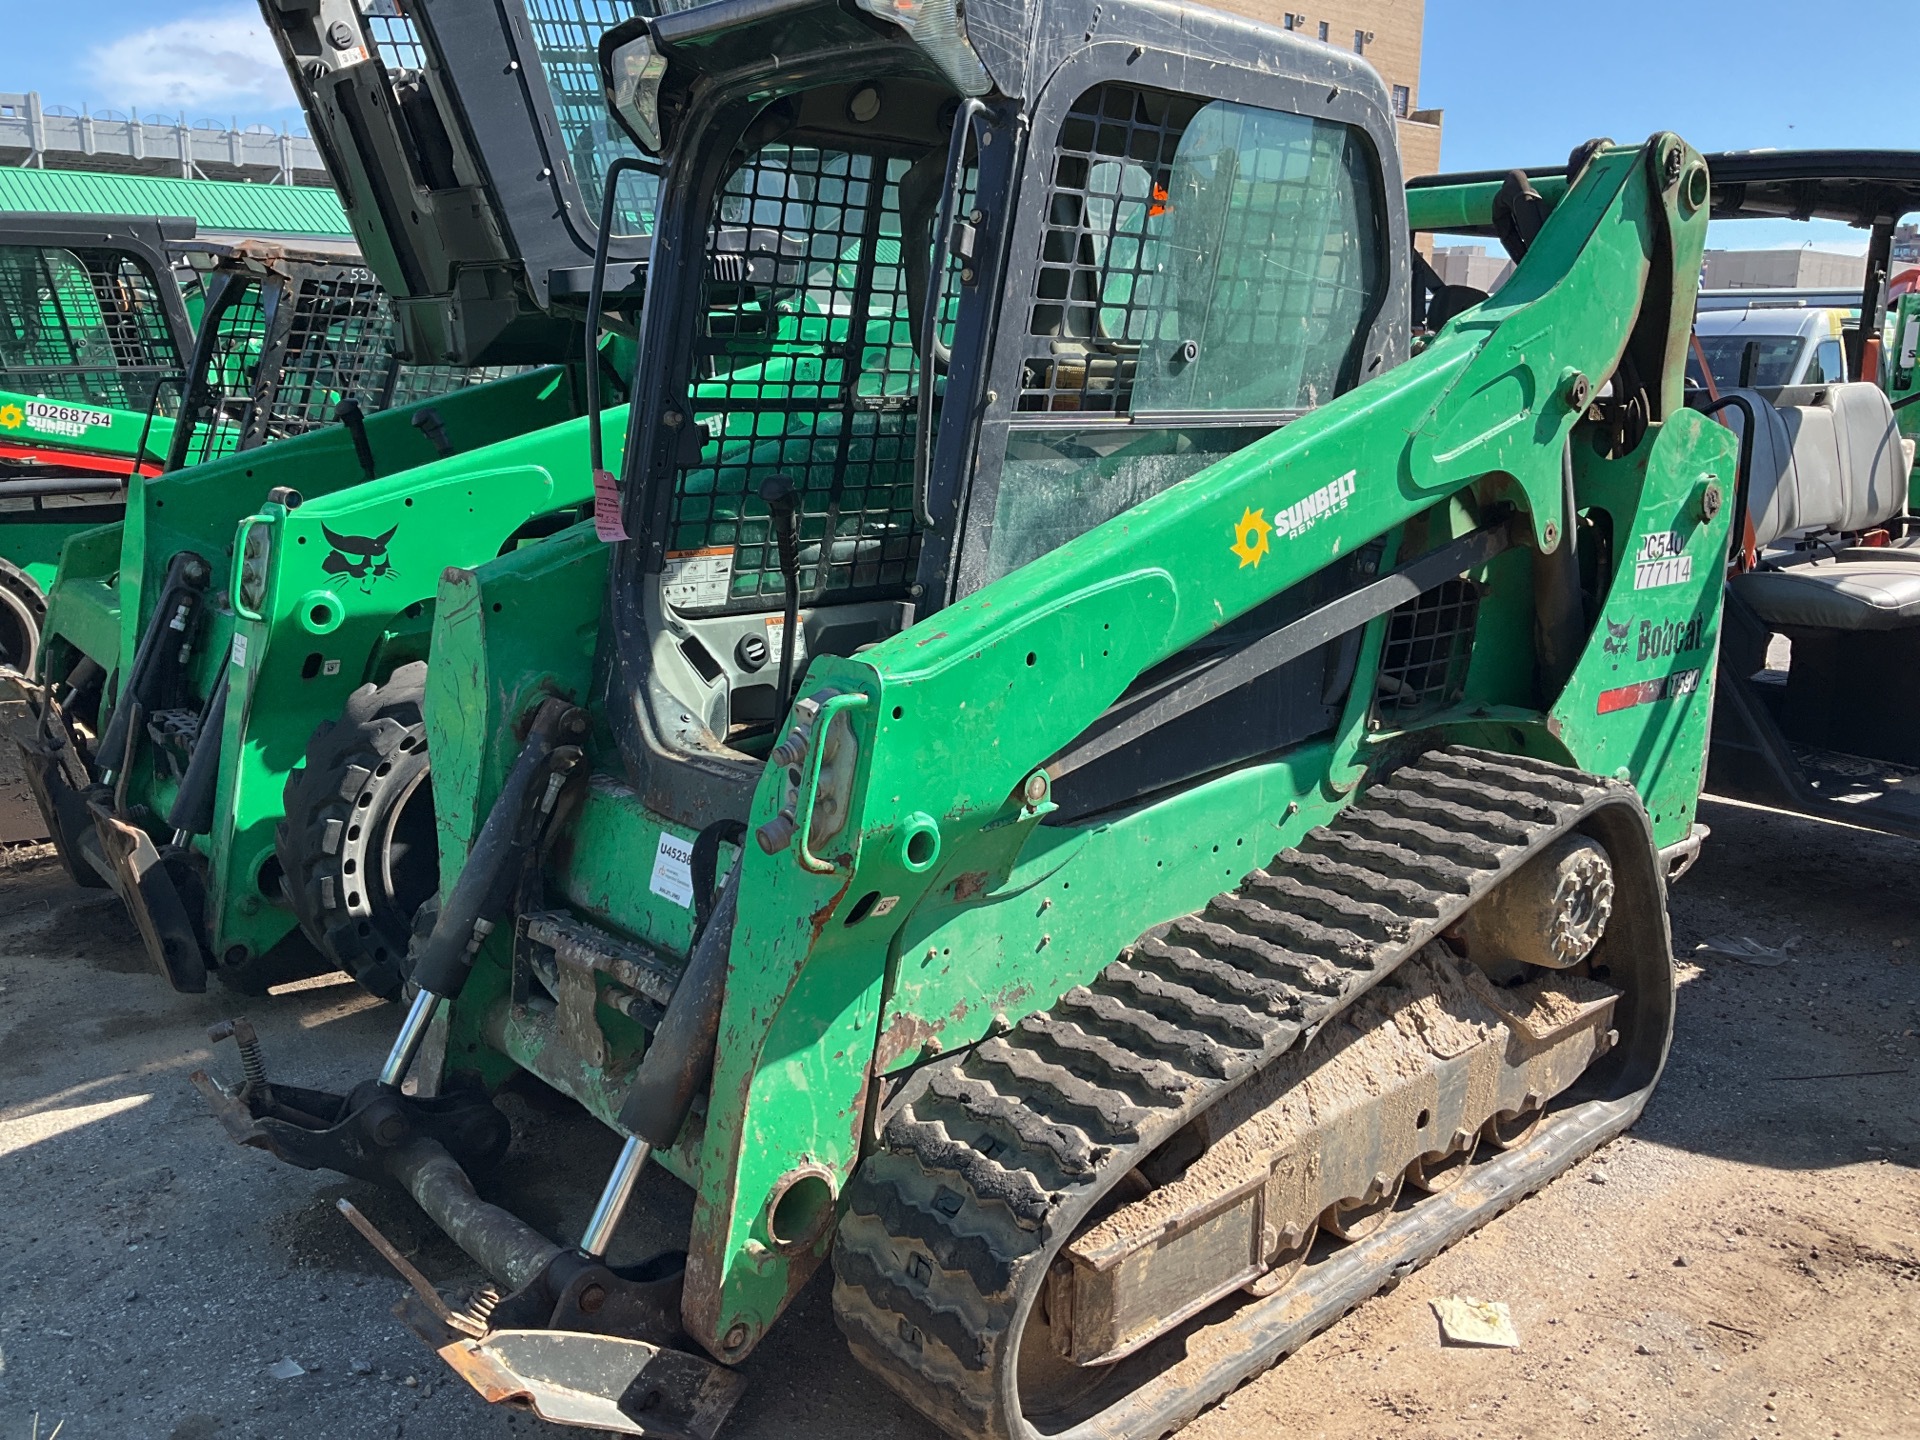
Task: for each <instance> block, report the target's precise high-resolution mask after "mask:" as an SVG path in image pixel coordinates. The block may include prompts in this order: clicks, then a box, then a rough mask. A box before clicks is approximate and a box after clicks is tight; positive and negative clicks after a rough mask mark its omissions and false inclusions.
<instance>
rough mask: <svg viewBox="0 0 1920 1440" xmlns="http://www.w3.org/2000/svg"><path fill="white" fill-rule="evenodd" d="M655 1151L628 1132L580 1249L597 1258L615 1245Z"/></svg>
mask: <svg viewBox="0 0 1920 1440" xmlns="http://www.w3.org/2000/svg"><path fill="white" fill-rule="evenodd" d="M652 1153H653V1147H652V1146H651V1145H649V1144H648V1143H647V1142H646V1141H644V1140H642V1139H640V1138H639V1137H638V1136H637V1135H629V1136H628V1137H627V1143H626V1144H624V1145H622V1146H621V1147H620V1158H619V1159H618V1160H615V1161H614V1162H613V1173H612V1174H611V1175H609V1176H608V1177H607V1183H606V1187H605V1188H604V1189H602V1190H601V1192H600V1200H599V1203H598V1204H596V1205H595V1206H594V1207H593V1214H592V1216H591V1217H590V1218H589V1219H588V1220H587V1228H586V1231H585V1233H584V1234H582V1235H581V1237H580V1248H581V1249H582V1250H583V1251H585V1252H586V1253H587V1254H589V1255H591V1256H593V1257H594V1258H595V1259H596V1260H598V1259H602V1258H604V1257H605V1255H606V1253H607V1247H608V1246H610V1245H611V1244H613V1232H614V1231H615V1230H617V1229H619V1228H620V1217H621V1216H622V1215H624V1214H626V1212H627V1201H629V1200H631V1199H632V1198H633V1187H634V1185H635V1183H636V1182H638V1180H639V1179H640V1172H641V1170H643V1169H645V1168H646V1164H647V1157H648V1156H649V1155H651V1154H652Z"/></svg>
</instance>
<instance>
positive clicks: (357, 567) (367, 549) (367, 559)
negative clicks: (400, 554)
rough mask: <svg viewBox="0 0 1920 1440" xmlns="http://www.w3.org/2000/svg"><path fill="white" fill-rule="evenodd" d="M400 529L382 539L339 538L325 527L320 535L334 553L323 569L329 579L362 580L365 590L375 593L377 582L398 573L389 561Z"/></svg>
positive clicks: (385, 534)
mask: <svg viewBox="0 0 1920 1440" xmlns="http://www.w3.org/2000/svg"><path fill="white" fill-rule="evenodd" d="M399 528H400V527H399V526H398V525H395V526H393V527H391V528H390V529H388V530H387V531H386V532H385V533H384V534H380V535H336V534H335V533H334V532H333V531H331V530H329V529H328V528H327V527H326V526H325V525H322V526H321V527H320V533H321V534H322V535H324V536H326V537H327V543H328V544H329V545H331V546H332V547H333V549H332V550H331V551H330V552H329V553H328V555H327V558H326V559H325V560H322V561H321V562H320V568H321V569H322V570H323V571H325V572H326V573H327V574H329V575H345V576H347V577H348V578H349V579H353V580H358V581H359V582H360V588H361V589H362V590H366V591H371V590H372V589H373V583H374V581H376V580H380V579H383V578H385V577H386V576H388V575H391V574H393V573H394V569H393V562H392V561H391V560H389V559H387V546H388V545H389V544H391V543H392V541H393V537H394V534H395V532H396V531H398V530H399Z"/></svg>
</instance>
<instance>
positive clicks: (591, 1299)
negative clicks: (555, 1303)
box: [580, 1285, 607, 1315]
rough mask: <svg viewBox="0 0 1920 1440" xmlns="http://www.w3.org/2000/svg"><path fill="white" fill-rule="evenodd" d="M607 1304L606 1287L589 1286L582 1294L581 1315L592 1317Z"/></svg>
mask: <svg viewBox="0 0 1920 1440" xmlns="http://www.w3.org/2000/svg"><path fill="white" fill-rule="evenodd" d="M606 1303H607V1291H606V1287H605V1286H604V1285H589V1286H587V1287H586V1288H585V1289H583V1290H582V1291H581V1292H580V1313H581V1314H583V1315H591V1314H593V1313H594V1312H595V1311H597V1310H599V1308H600V1307H601V1306H602V1305H604V1304H606Z"/></svg>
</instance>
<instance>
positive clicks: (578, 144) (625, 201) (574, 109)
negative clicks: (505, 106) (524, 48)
mask: <svg viewBox="0 0 1920 1440" xmlns="http://www.w3.org/2000/svg"><path fill="white" fill-rule="evenodd" d="M685 8H687V3H686V0H682V3H679V4H676V3H673V0H667V3H665V4H657V3H653V0H640V3H635V0H527V20H528V23H529V24H531V25H532V27H533V44H534V51H535V53H536V54H538V55H539V57H540V68H541V70H542V71H543V72H544V73H545V75H546V77H547V89H548V91H549V92H551V94H552V96H553V110H554V118H555V119H556V120H557V121H558V122H559V125H560V139H561V144H562V145H563V146H564V147H565V149H566V152H567V159H568V161H569V162H570V163H571V164H572V166H573V174H574V178H575V179H576V180H577V181H578V182H579V185H580V194H581V197H582V198H583V199H584V200H585V201H586V202H587V209H588V214H589V215H591V216H592V217H594V223H596V224H597V223H598V217H599V214H600V204H601V199H602V196H603V194H604V192H605V190H606V183H607V170H608V169H609V167H611V166H612V164H613V162H614V161H615V160H617V159H620V158H621V157H622V156H637V155H639V153H640V151H639V150H638V149H637V148H635V146H634V144H633V142H632V141H631V140H629V139H627V137H626V135H625V134H624V133H623V132H622V131H621V129H620V127H619V126H618V125H616V124H614V123H613V120H612V117H611V116H609V115H608V113H607V104H606V97H605V95H604V93H603V92H602V90H601V87H600V37H601V36H602V35H604V34H605V33H606V32H607V31H608V30H610V29H612V28H613V27H614V26H615V25H618V24H619V23H620V22H621V21H623V20H629V19H631V18H633V17H634V16H635V15H654V14H658V13H660V12H661V11H663V10H679V9H685ZM657 193H658V181H657V180H656V179H655V177H653V176H652V175H647V174H640V173H635V172H632V171H629V172H628V173H627V174H625V175H624V176H622V177H621V180H620V193H619V195H618V197H617V203H616V208H615V210H614V215H615V225H614V230H615V233H618V234H622V235H650V234H652V233H653V213H654V202H655V198H656V195H657Z"/></svg>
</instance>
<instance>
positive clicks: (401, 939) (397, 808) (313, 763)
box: [275, 661, 440, 1000]
mask: <svg viewBox="0 0 1920 1440" xmlns="http://www.w3.org/2000/svg"><path fill="white" fill-rule="evenodd" d="M426 678H427V667H426V666H425V665H424V664H422V663H420V662H418V661H416V662H414V663H412V664H408V665H402V666H400V667H399V668H398V669H397V670H395V671H394V672H393V674H392V675H390V676H389V677H388V678H387V680H386V682H385V683H384V684H380V685H362V686H361V687H360V688H359V689H358V690H356V691H354V692H353V694H352V695H351V696H349V697H348V699H347V707H346V711H345V713H344V714H342V715H341V717H340V719H338V720H334V721H329V722H327V723H325V724H323V725H321V726H320V727H319V729H317V730H315V731H314V732H313V738H312V739H311V740H309V741H308V742H307V758H306V763H305V764H304V765H303V766H301V767H299V768H298V769H296V770H294V771H293V773H292V774H290V775H288V776H287V788H286V807H285V808H286V815H285V818H283V819H282V820H281V822H280V828H279V831H278V833H277V835H276V837H275V849H276V850H277V851H278V853H279V856H280V865H281V868H282V870H283V871H284V875H285V879H284V884H285V885H286V890H287V896H288V898H289V899H290V900H291V901H292V903H293V908H294V913H295V914H297V915H298V916H299V917H300V926H301V929H303V930H305V931H306V933H307V937H308V938H309V939H310V940H312V941H313V943H314V944H315V945H317V946H318V947H319V948H320V953H321V954H323V955H325V956H326V957H327V958H328V959H329V960H331V961H332V962H333V963H334V964H336V965H338V966H339V967H340V968H341V969H342V970H344V971H346V972H347V973H348V974H349V975H351V976H353V978H354V979H355V980H357V981H359V982H360V984H361V985H362V986H364V987H365V988H366V989H367V990H369V991H371V992H372V993H373V994H375V995H378V996H379V997H380V998H381V999H382V1000H395V999H398V998H399V996H400V992H401V989H402V988H403V987H404V986H405V984H406V979H407V969H408V965H407V942H408V940H409V938H410V936H411V935H412V931H413V917H414V912H415V911H416V910H418V909H419V908H420V906H421V904H422V903H423V902H424V901H426V900H428V899H431V898H432V897H433V895H434V893H435V892H436V891H437V889H438V888H439V880H440V855H439V842H438V837H437V836H436V834H435V832H434V828H433V781H432V771H431V769H430V767H429V764H428V759H427V732H426V726H425V724H424V723H423V721H422V719H421V715H420V701H421V697H422V694H423V692H424V689H425V685H426Z"/></svg>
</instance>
